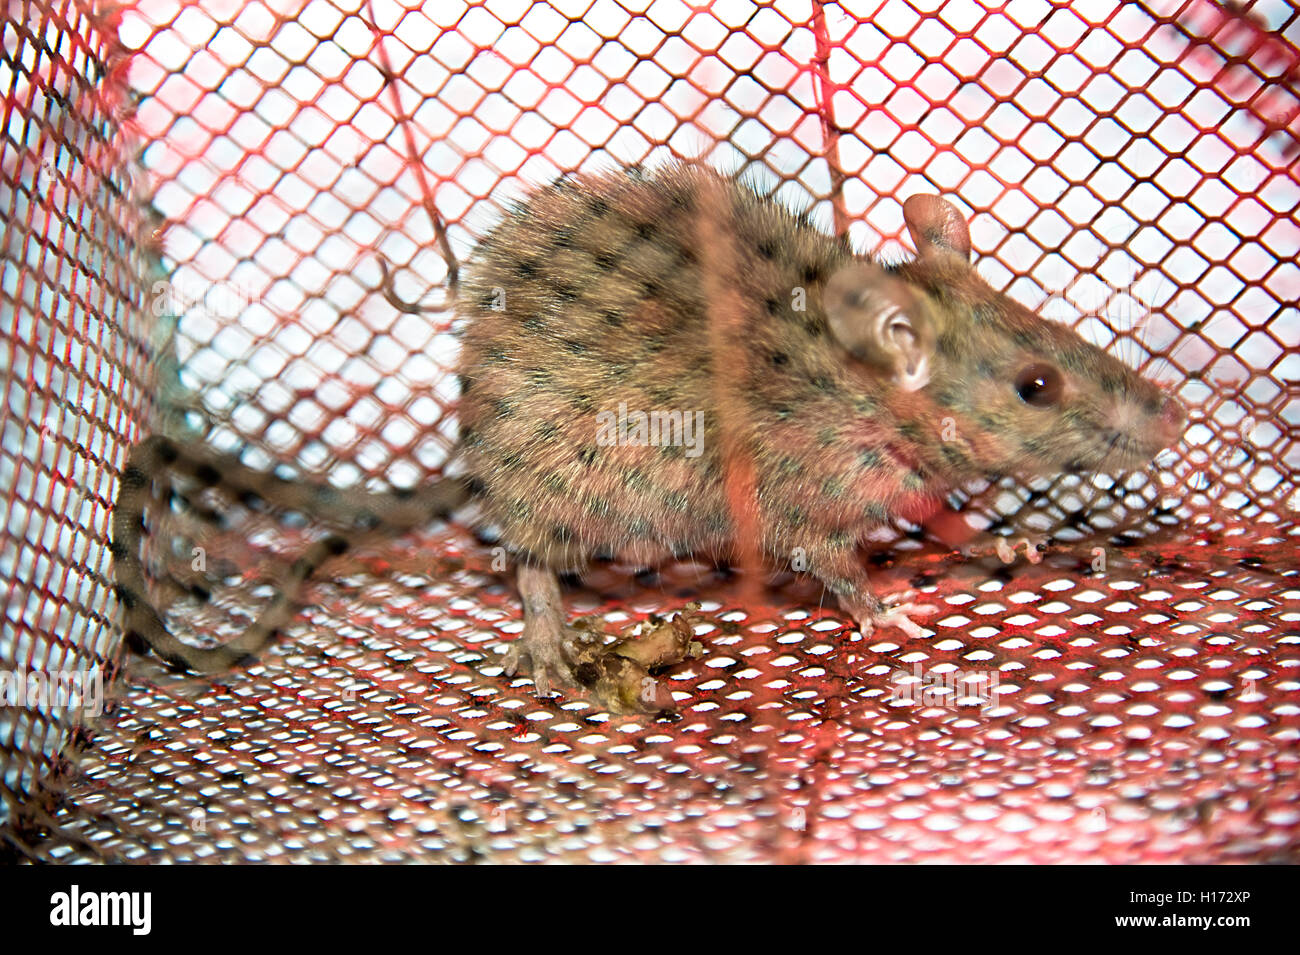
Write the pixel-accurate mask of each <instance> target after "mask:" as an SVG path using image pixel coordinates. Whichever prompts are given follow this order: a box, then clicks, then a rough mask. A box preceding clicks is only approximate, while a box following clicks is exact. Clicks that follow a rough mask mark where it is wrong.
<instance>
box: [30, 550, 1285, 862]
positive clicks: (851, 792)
mask: <svg viewBox="0 0 1300 955" xmlns="http://www.w3.org/2000/svg"><path fill="white" fill-rule="evenodd" d="M457 540H458V538H456V537H451V538H444V539H439V540H432V541H428V542H420V546H418V547H414V546H413V547H412V549H411V550H410V551H409V552H407V553H402V552H401V551H397V552H395V553H393V554H390V555H388V557H389V558H390V559H392V560H393V561H394V562H395V563H397V564H398V565H407V566H411V567H414V566H418V565H420V564H421V563H423V564H424V566H426V567H427V565H428V556H427V555H428V554H429V553H430V552H435V553H436V552H438V551H439V550H442V551H444V552H451V553H455V552H456V551H457V550H458V547H457V543H456V542H457ZM480 550H481V549H480ZM1090 560H1091V557H1090V555H1088V554H1086V553H1085V554H1084V555H1082V556H1079V555H1074V554H1069V553H1063V554H1058V555H1051V556H1048V557H1047V558H1045V559H1044V560H1043V561H1042V562H1041V563H1039V564H1037V565H1030V564H1022V565H1021V566H1015V567H1010V566H1008V565H1003V564H1002V563H1001V561H1000V560H998V559H994V560H993V561H992V563H991V564H989V563H987V562H985V563H981V562H980V561H979V560H976V561H974V562H971V561H963V562H962V564H961V565H959V566H954V567H950V568H949V569H948V570H947V571H945V573H944V574H943V576H942V578H941V579H940V580H939V581H938V583H937V586H936V590H935V596H936V597H938V598H940V599H941V600H942V602H943V605H944V607H945V613H944V614H943V616H941V617H939V618H937V623H936V624H935V630H936V633H935V635H934V636H933V637H930V638H926V639H918V640H913V639H908V638H906V637H902V638H899V639H896V640H895V639H892V638H889V639H886V638H884V637H882V636H881V635H879V634H878V635H877V637H876V639H874V640H870V641H868V642H866V643H854V642H851V641H850V640H848V639H847V638H846V635H845V631H846V629H847V625H846V624H845V623H844V622H843V621H842V620H840V619H838V618H837V617H836V616H834V615H833V614H829V613H825V612H819V611H817V610H816V609H815V608H816V595H815V593H812V594H810V593H808V592H807V589H806V588H805V589H804V590H803V591H801V590H800V588H799V587H798V585H797V584H788V585H787V586H786V587H785V588H778V589H776V590H774V591H773V592H772V593H771V594H770V595H769V596H770V597H771V598H772V600H773V603H774V606H769V607H764V608H762V610H761V612H760V611H757V610H756V609H755V608H753V607H752V606H751V607H749V608H748V609H742V608H741V607H739V606H737V605H736V604H735V603H734V602H733V596H732V594H731V593H730V588H729V587H728V586H727V585H726V583H725V582H723V583H721V584H720V583H719V582H718V581H717V580H715V579H713V578H714V577H715V576H716V574H715V572H714V571H713V570H712V569H705V568H702V567H699V566H685V565H675V566H672V567H668V568H665V569H664V570H663V571H662V572H661V573H660V575H659V577H658V579H657V580H655V581H653V582H646V581H643V582H642V583H643V585H642V586H636V587H632V588H628V587H627V586H626V584H625V583H623V584H622V585H621V589H620V581H625V577H624V576H623V575H620V574H615V573H612V572H611V573H609V574H608V579H607V580H606V581H604V583H605V584H606V588H605V589H595V588H592V589H587V590H584V591H582V592H581V593H580V599H579V600H578V607H577V609H579V610H580V611H581V612H583V613H586V614H589V615H591V616H594V617H597V618H599V619H600V620H601V621H603V622H604V623H605V624H606V625H607V627H608V629H609V630H610V631H611V632H619V631H621V630H622V629H623V628H624V627H625V626H626V624H627V621H628V619H629V617H630V616H637V615H643V614H646V613H656V612H663V610H664V608H665V607H666V606H669V607H672V606H681V605H682V604H684V603H685V602H686V601H687V600H688V599H694V600H703V606H702V608H701V613H702V615H703V616H704V617H705V618H707V623H703V624H700V625H699V626H698V628H697V630H698V633H697V635H698V638H699V639H700V640H701V641H702V643H703V644H704V648H705V653H704V655H703V656H702V657H701V658H700V659H699V660H698V661H694V662H692V663H690V664H688V665H687V666H685V667H683V668H678V669H677V670H675V671H674V672H673V674H672V676H671V678H670V679H671V686H672V689H673V692H674V695H675V696H677V698H678V699H679V710H678V712H677V714H676V715H675V717H673V718H671V719H656V718H654V717H641V716H637V717H627V716H624V717H619V716H613V715H610V714H609V713H607V712H603V711H602V710H601V708H600V707H597V706H593V705H592V704H590V703H584V702H564V701H563V700H561V699H559V698H556V699H554V700H552V701H539V700H538V699H537V698H536V697H534V696H533V695H532V686H531V683H529V682H528V681H526V680H518V679H517V680H514V681H511V680H508V679H506V678H504V677H503V676H501V674H500V662H499V656H498V654H499V652H500V650H501V649H502V646H503V644H504V642H505V641H508V640H509V639H510V638H511V637H512V636H514V634H513V633H512V632H511V631H517V629H518V622H517V611H514V610H513V609H512V608H511V596H510V594H509V591H508V589H507V588H505V587H503V586H502V585H500V584H499V583H494V582H493V578H492V575H491V573H490V565H489V561H490V555H489V554H487V553H478V554H477V555H475V554H470V555H469V557H468V558H467V561H466V563H467V564H468V566H466V567H464V568H463V569H461V570H453V571H451V572H449V573H443V572H439V573H438V574H436V575H431V574H428V573H427V572H426V573H424V574H421V573H417V572H415V571H413V570H394V569H393V568H391V567H386V566H385V567H381V568H379V572H378V573H376V572H375V571H374V570H373V569H372V570H371V571H369V572H366V571H364V570H363V571H360V572H358V574H357V575H355V576H353V577H349V578H347V583H346V587H344V586H343V585H340V584H329V585H322V586H320V587H319V588H317V593H316V594H315V601H316V602H315V603H314V604H313V606H312V609H311V610H310V611H309V612H308V613H307V614H305V616H304V617H303V618H302V619H300V621H299V622H298V623H297V624H296V625H295V626H294V627H293V628H292V630H291V631H290V633H289V634H288V635H287V640H286V642H285V644H284V645H282V646H280V647H278V648H276V649H275V650H274V651H273V652H271V653H270V654H269V655H268V659H266V660H264V661H263V662H262V663H260V664H258V665H256V666H254V667H252V668H251V669H250V670H249V671H248V672H247V673H240V674H239V675H238V676H232V677H230V678H227V679H219V680H217V681H216V683H215V684H213V685H208V684H206V683H204V682H200V681H196V680H184V679H178V678H176V677H173V676H171V675H169V674H168V673H167V672H166V671H164V670H162V669H158V670H157V672H156V673H154V674H152V675H146V676H145V677H144V678H142V679H141V681H140V682H139V684H137V685H136V686H134V687H133V688H132V692H130V693H129V694H127V695H125V696H124V698H123V699H122V700H121V701H120V702H118V703H117V704H116V707H115V708H114V710H113V712H112V714H111V720H109V721H108V722H107V723H106V725H104V726H103V727H102V728H100V729H99V730H97V731H96V733H95V737H94V740H93V746H92V747H91V748H90V749H89V751H88V753H87V755H86V756H85V757H84V758H83V760H82V767H81V768H82V775H81V777H80V778H79V779H78V780H77V781H76V783H75V784H74V785H72V786H71V787H70V788H69V789H68V791H67V792H66V794H64V795H63V796H62V798H61V799H60V800H59V802H58V805H57V808H54V809H53V814H52V818H50V819H49V822H50V824H51V825H52V827H53V830H54V831H55V832H57V837H56V838H53V839H50V840H46V841H44V842H41V843H39V844H37V845H36V846H34V847H33V849H34V852H35V855H36V856H37V857H38V858H44V859H51V860H69V861H70V860H90V861H143V860H150V861H156V860H157V859H159V858H166V859H170V860H174V861H205V860H208V861H218V860H219V861H237V860H265V861H291V860H292V861H361V860H382V861H404V860H406V861H414V860H428V859H441V860H448V861H475V860H478V861H547V860H570V861H579V860H580V861H597V862H605V861H632V860H638V861H660V862H693V861H778V862H819V861H826V862H831V861H844V860H848V859H854V860H871V861H881V862H904V861H906V862H921V861H934V862H1039V863H1042V862H1098V861H1110V862H1134V861H1141V862H1170V861H1177V862H1202V863H1204V862H1224V861H1239V862H1245V861H1255V862H1259V861H1266V862H1279V861H1287V862H1294V861H1296V833H1297V824H1298V822H1300V818H1298V812H1300V811H1298V810H1297V804H1298V797H1300V776H1298V770H1300V765H1297V764H1298V762H1300V757H1298V756H1297V748H1296V738H1297V732H1300V708H1298V706H1297V704H1298V702H1300V700H1298V699H1297V693H1298V691H1300V680H1298V679H1297V667H1298V666H1300V638H1298V637H1297V636H1296V634H1295V631H1294V617H1295V616H1296V609H1295V608H1296V603H1297V596H1298V595H1300V591H1298V590H1297V586H1296V580H1295V576H1296V570H1295V551H1294V539H1293V538H1292V539H1275V540H1273V541H1272V542H1267V543H1265V542H1261V541H1258V540H1252V539H1250V538H1249V537H1245V536H1239V537H1237V538H1235V539H1234V538H1233V536H1232V535H1224V538H1223V539H1221V540H1219V541H1215V542H1210V541H1204V542H1201V544H1200V546H1197V547H1189V546H1188V544H1187V542H1185V541H1177V540H1176V541H1174V542H1172V543H1170V544H1168V545H1166V546H1165V547H1163V548H1155V549H1150V550H1146V549H1140V550H1138V551H1137V552H1135V553H1130V554H1125V555H1124V556H1123V557H1121V558H1117V561H1116V565H1112V566H1111V567H1110V568H1109V572H1108V573H1107V574H1106V575H1104V577H1102V576H1100V575H1093V576H1088V575H1086V574H1081V573H1080V567H1081V565H1082V566H1086V565H1087V564H1088V562H1089V561H1090ZM457 562H458V561H454V560H453V561H452V563H457ZM928 563H932V564H933V563H938V564H942V563H944V555H942V554H933V555H931V559H930V561H928ZM903 565H904V566H901V567H900V568H899V569H904V567H905V568H906V569H907V570H909V572H911V573H915V572H916V571H917V570H918V568H924V567H925V566H926V565H927V561H926V560H924V559H922V560H908V561H905V562H903ZM475 567H477V569H475ZM887 572H888V569H887ZM596 583H597V584H599V583H601V581H599V580H597V581H596ZM810 598H811V599H812V602H811V603H810V602H809V599H810ZM778 606H788V607H799V606H802V607H806V608H809V609H800V610H794V609H786V610H784V611H782V610H779V609H775V608H776V607H778ZM1288 606H1289V607H1290V608H1291V610H1290V612H1289V613H1282V612H1280V611H1282V610H1283V608H1285V607H1288ZM1283 617H1290V618H1292V621H1291V623H1290V627H1291V629H1290V630H1287V629H1286V628H1287V626H1288V624H1287V621H1286V620H1284V619H1283ZM973 666H974V667H979V668H983V669H996V670H998V671H999V672H1000V674H1001V675H1000V686H999V687H998V688H997V690H998V692H997V696H996V703H995V704H994V705H992V706H991V707H989V708H987V709H984V708H983V707H984V706H986V705H987V704H986V703H985V702H984V701H979V702H973V701H969V700H968V701H965V703H962V702H957V703H954V701H953V698H952V697H951V696H947V695H946V693H947V692H951V690H950V689H946V687H945V683H944V681H943V680H942V679H941V678H936V677H935V676H933V675H932V674H935V673H939V674H941V673H943V672H946V671H950V670H953V669H966V670H969V669H970V668H971V667H973ZM918 676H920V677H921V679H920V680H918V679H917V677H918ZM925 687H929V688H930V689H931V692H932V694H933V695H932V696H930V697H928V698H927V697H925V696H923V695H922V691H923V689H924V688H925Z"/></svg>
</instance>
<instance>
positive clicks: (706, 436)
mask: <svg viewBox="0 0 1300 955" xmlns="http://www.w3.org/2000/svg"><path fill="white" fill-rule="evenodd" d="M905 216H906V218H907V223H908V227H909V230H910V231H911V233H912V236H913V239H914V241H915V242H916V244H917V248H918V256H917V257H916V259H915V260H913V261H911V262H906V263H902V264H899V265H897V266H893V267H885V266H881V265H878V264H876V263H873V262H871V261H870V260H869V259H867V258H865V257H860V256H855V255H854V254H853V253H852V251H851V250H850V249H849V248H848V247H847V245H846V244H845V243H843V242H842V241H839V240H837V239H833V238H831V237H829V236H827V235H825V234H824V233H822V232H820V231H819V230H818V229H817V228H815V227H814V226H813V225H812V224H811V223H810V222H809V221H808V220H807V219H806V218H804V217H801V216H798V215H796V214H794V213H792V212H791V211H789V210H787V209H786V208H784V207H783V206H781V205H780V204H778V203H776V202H773V201H770V200H768V199H765V198H762V197H760V196H759V195H757V194H756V193H755V192H753V191H752V190H751V189H749V188H748V187H746V186H745V185H744V184H742V183H740V182H738V181H736V180H733V179H729V178H726V177H723V176H721V175H719V174H718V173H716V172H714V171H712V170H710V169H708V168H705V167H703V166H699V165H672V166H668V167H666V168H663V169H660V170H657V171H655V172H652V173H650V172H642V171H641V170H638V169H632V170H618V171H612V172H609V173H607V174H603V175H584V176H576V177H571V178H566V179H563V180H561V181H559V182H557V183H555V184H553V185H551V186H549V187H547V188H544V189H541V190H539V191H538V192H536V193H535V194H534V195H533V196H532V197H531V198H530V199H528V200H527V201H526V202H525V203H522V204H520V205H518V206H517V207H515V208H514V209H513V210H512V211H511V212H510V213H508V215H507V216H506V218H505V219H504V221H503V222H501V224H500V225H498V226H497V228H496V229H494V230H493V231H492V233H491V234H489V235H488V236H487V237H486V238H485V239H484V240H483V241H482V242H481V243H480V244H479V246H478V248H477V249H476V250H475V253H474V255H473V257H472V259H471V260H470V261H469V262H468V263H467V268H466V272H465V281H464V285H463V286H462V288H461V292H460V302H459V307H458V312H459V314H460V318H461V320H462V325H461V328H460V335H461V358H460V362H459V367H458V373H459V377H460V381H461V386H462V398H461V404H460V408H459V415H460V423H461V440H460V445H459V448H458V456H459V458H460V461H459V466H460V467H461V468H462V469H463V473H464V475H465V483H466V486H468V487H470V488H472V489H474V490H475V491H476V492H477V494H478V497H479V502H480V505H481V508H482V514H483V517H484V519H485V521H487V522H488V523H490V524H492V525H494V526H495V527H496V528H497V529H498V530H499V533H500V535H501V540H502V541H503V543H504V544H505V545H506V546H507V547H508V548H509V549H510V550H511V551H512V552H514V553H515V554H516V555H517V557H518V559H519V560H520V562H521V571H520V575H519V582H520V588H521V592H522V593H523V596H524V604H525V610H526V614H525V617H526V629H525V634H524V637H523V638H521V640H520V641H517V645H516V647H515V648H514V651H513V652H512V654H511V656H510V659H509V661H508V662H509V665H510V667H509V668H511V669H513V666H514V665H516V664H517V663H518V662H519V660H520V658H521V657H525V656H527V657H532V660H533V663H534V673H535V677H536V678H537V681H538V687H539V689H544V688H545V687H546V685H547V680H548V674H549V676H554V677H557V678H559V679H562V680H565V679H568V678H570V677H571V674H569V673H568V671H567V669H566V666H565V663H564V658H563V657H564V655H563V652H562V644H563V640H564V639H565V637H564V633H565V627H564V621H563V615H562V608H561V607H560V606H559V596H558V594H559V591H558V587H557V586H556V583H555V573H556V572H564V571H579V572H580V571H581V570H582V569H583V568H584V567H585V566H586V565H587V563H588V562H589V561H590V560H591V559H592V558H593V557H597V556H605V557H613V558H618V559H620V560H623V561H627V562H632V563H638V564H647V565H648V564H653V563H656V562H658V561H661V560H663V559H664V558H666V557H669V556H671V555H674V554H687V553H695V554H705V555H712V556H714V557H718V558H724V559H729V558H734V557H735V556H736V555H737V554H738V553H742V552H744V551H746V549H748V550H749V551H750V552H751V553H758V554H761V555H763V556H765V557H766V558H767V559H769V560H771V561H773V562H774V563H777V564H782V565H786V564H788V563H789V562H790V561H791V560H792V558H793V557H794V555H796V554H798V555H801V557H802V561H803V567H806V569H807V570H808V571H809V572H811V573H812V574H814V575H815V576H816V577H818V578H819V579H821V580H822V581H823V582H824V583H825V584H826V586H827V588H828V589H829V590H831V591H832V592H833V593H835V594H836V595H837V596H838V597H839V599H840V602H841V604H842V606H843V607H844V609H845V610H847V611H848V612H849V613H851V614H852V615H853V617H854V618H855V619H856V620H857V621H858V622H859V624H861V625H862V626H864V627H869V626H871V625H872V623H873V622H877V621H882V620H883V621H888V622H895V620H894V619H893V618H891V617H890V614H889V613H887V612H886V611H885V610H884V608H883V607H882V606H881V604H880V602H879V600H877V599H876V597H875V596H874V595H873V594H872V592H871V589H870V586H869V584H868V581H867V578H866V574H865V571H864V569H863V568H862V566H861V563H860V561H859V560H858V559H857V553H856V548H857V545H858V543H859V541H860V540H861V538H862V537H863V535H864V534H865V533H866V532H867V531H868V530H870V529H871V528H873V527H875V526H877V525H879V524H880V523H882V522H883V521H886V520H888V519H889V517H890V516H892V515H899V514H901V515H910V516H916V515H920V514H923V513H925V512H926V511H927V510H928V509H929V508H930V507H931V506H932V505H933V502H934V501H935V500H936V499H937V498H938V496H940V495H941V494H942V493H943V492H945V491H946V490H947V489H949V488H951V487H952V486H953V485H955V484H958V483H960V482H962V481H965V480H969V479H972V478H978V477H984V476H988V475H990V474H1003V473H1012V472H1015V473H1021V474H1031V473H1044V472H1054V471H1061V470H1083V469H1087V470H1093V469H1102V468H1106V467H1113V468H1125V467H1133V466H1138V465H1143V464H1145V463H1147V462H1148V461H1149V460H1150V458H1151V457H1152V456H1153V455H1154V454H1155V453H1156V452H1157V451H1159V450H1160V449H1161V448H1162V447H1164V446H1166V445H1168V444H1169V443H1171V442H1172V441H1174V440H1176V439H1177V437H1178V436H1179V435H1180V434H1181V430H1182V426H1183V423H1184V420H1185V419H1184V416H1183V413H1182V410H1181V408H1180V407H1178V406H1177V403H1176V402H1174V401H1173V400H1172V399H1166V398H1165V396H1164V395H1163V394H1161V392H1160V391H1159V390H1158V389H1157V388H1156V387H1155V386H1154V385H1152V384H1150V383H1149V382H1146V381H1144V380H1143V379H1141V378H1140V377H1138V376H1137V375H1135V374H1134V373H1133V372H1132V371H1131V370H1129V369H1128V368H1126V367H1125V366H1124V365H1122V364H1121V363H1120V362H1118V361H1117V360H1116V359H1114V358H1113V357H1111V356H1109V355H1107V354H1105V353H1104V352H1102V351H1101V350H1099V349H1097V348H1095V347H1093V346H1092V345H1089V344H1087V343H1086V342H1084V341H1082V340H1081V339H1080V338H1078V336H1076V335H1075V334H1074V333H1073V332H1071V331H1070V330H1068V329H1066V328H1065V327H1063V326H1061V325H1057V324H1054V323H1051V322H1048V321H1046V320H1044V319H1041V318H1039V317H1038V316H1036V315H1034V314H1033V313H1031V312H1029V311H1028V310H1027V309H1025V308H1023V307H1021V306H1020V305H1018V304H1016V303H1015V302H1013V301H1011V300H1010V299H1008V298H1006V297H1005V296H1003V295H1000V294H999V293H997V292H995V291H994V290H993V289H991V288H990V287H989V286H988V285H987V284H985V283H984V282H983V281H982V280H981V279H980V277H979V276H978V274H977V273H976V271H975V269H974V268H973V267H972V266H971V265H970V262H969V254H970V246H969V237H968V235H967V232H966V225H965V223H964V221H962V219H961V217H960V215H959V213H958V212H957V210H956V209H955V207H953V206H951V205H950V204H948V203H945V202H943V201H942V200H940V199H938V198H936V197H925V196H920V197H912V199H910V200H909V201H908V203H907V204H906V205H905ZM1036 374H1037V375H1038V378H1039V379H1043V378H1044V376H1046V378H1045V379H1044V380H1046V379H1050V381H1049V382H1048V383H1049V384H1050V385H1051V386H1052V387H1051V388H1050V389H1048V388H1043V389H1037V390H1035V389H1036V388H1037V386H1036V385H1035V386H1034V388H1028V389H1027V385H1026V382H1027V381H1029V382H1031V383H1032V382H1033V381H1035V380H1036V379H1035V375H1036ZM1049 392H1051V394H1052V395H1053V396H1054V400H1053V401H1052V402H1050V403H1049V404H1045V403H1043V401H1042V400H1041V399H1042V398H1043V396H1044V395H1047V394H1048V393H1049ZM1031 399H1032V400H1031ZM620 406H623V407H625V408H626V409H628V410H630V411H638V410H639V411H643V412H647V413H649V412H654V411H659V412H674V411H675V412H681V413H684V414H686V413H690V414H696V413H698V414H700V415H702V421H703V432H702V446H700V449H699V450H700V453H699V454H698V456H692V455H691V454H688V453H686V452H687V448H684V447H682V446H672V445H669V446H652V445H632V444H614V445H611V444H607V443H601V442H600V441H598V439H597V438H598V433H599V419H598V416H599V415H601V413H602V412H609V413H617V411H618V410H619V408H620Z"/></svg>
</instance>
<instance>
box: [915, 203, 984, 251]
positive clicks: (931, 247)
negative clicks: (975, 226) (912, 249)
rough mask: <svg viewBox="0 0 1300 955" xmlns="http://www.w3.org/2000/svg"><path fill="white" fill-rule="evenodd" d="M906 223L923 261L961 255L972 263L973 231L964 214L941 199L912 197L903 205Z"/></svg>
mask: <svg viewBox="0 0 1300 955" xmlns="http://www.w3.org/2000/svg"><path fill="white" fill-rule="evenodd" d="M903 221H904V222H906V223H907V231H908V232H910V233H911V234H912V241H913V242H915V243H916V252H917V255H919V256H920V257H921V258H923V259H928V258H932V257H933V256H936V255H960V256H961V257H962V258H963V259H965V260H966V261H968V262H969V261H970V230H969V229H968V228H967V227H966V220H965V219H964V218H962V214H961V212H960V211H959V210H958V209H957V207H956V206H954V205H953V204H952V203H951V202H948V201H947V200H946V199H941V198H939V197H938V196H912V197H911V198H910V199H908V200H907V201H906V202H904V203H903Z"/></svg>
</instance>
